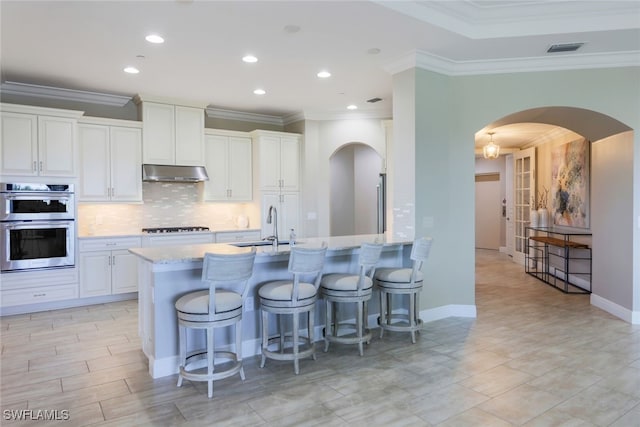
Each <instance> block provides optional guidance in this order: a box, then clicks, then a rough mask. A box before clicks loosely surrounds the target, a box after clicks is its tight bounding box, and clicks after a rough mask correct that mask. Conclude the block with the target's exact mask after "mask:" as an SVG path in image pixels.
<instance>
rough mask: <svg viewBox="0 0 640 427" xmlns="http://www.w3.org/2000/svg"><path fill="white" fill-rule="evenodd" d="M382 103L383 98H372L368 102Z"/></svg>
mask: <svg viewBox="0 0 640 427" xmlns="http://www.w3.org/2000/svg"><path fill="white" fill-rule="evenodd" d="M380 101H382V98H371V99H367V102H370V103H372V104H374V103H376V102H380Z"/></svg>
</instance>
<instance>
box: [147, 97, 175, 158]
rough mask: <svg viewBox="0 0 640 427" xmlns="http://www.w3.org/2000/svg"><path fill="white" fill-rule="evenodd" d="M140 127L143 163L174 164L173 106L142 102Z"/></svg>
mask: <svg viewBox="0 0 640 427" xmlns="http://www.w3.org/2000/svg"><path fill="white" fill-rule="evenodd" d="M142 126H143V128H142V131H143V132H142V138H143V139H142V158H143V160H144V163H150V164H158V165H173V164H175V110H174V106H173V105H168V104H156V103H153V102H143V103H142Z"/></svg>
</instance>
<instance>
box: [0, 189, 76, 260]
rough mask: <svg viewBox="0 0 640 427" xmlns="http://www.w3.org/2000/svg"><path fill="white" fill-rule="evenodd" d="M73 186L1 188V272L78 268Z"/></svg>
mask: <svg viewBox="0 0 640 427" xmlns="http://www.w3.org/2000/svg"><path fill="white" fill-rule="evenodd" d="M75 226H76V224H75V194H74V188H73V185H72V184H33V183H3V184H0V230H1V232H2V234H1V235H2V248H0V270H2V272H12V271H24V270H31V269H43V268H68V267H73V266H74V265H75V246H74V242H75Z"/></svg>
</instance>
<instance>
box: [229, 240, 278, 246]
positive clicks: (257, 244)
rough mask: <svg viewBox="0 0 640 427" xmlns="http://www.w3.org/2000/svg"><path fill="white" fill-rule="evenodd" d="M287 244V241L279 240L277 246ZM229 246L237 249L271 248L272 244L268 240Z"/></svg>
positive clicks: (237, 243)
mask: <svg viewBox="0 0 640 427" xmlns="http://www.w3.org/2000/svg"><path fill="white" fill-rule="evenodd" d="M288 244H289V241H288V240H281V241H279V242H278V246H280V245H288ZM231 245H233V246H237V247H239V248H246V247H248V246H272V245H273V242H271V241H269V240H259V241H257V242H236V243H231Z"/></svg>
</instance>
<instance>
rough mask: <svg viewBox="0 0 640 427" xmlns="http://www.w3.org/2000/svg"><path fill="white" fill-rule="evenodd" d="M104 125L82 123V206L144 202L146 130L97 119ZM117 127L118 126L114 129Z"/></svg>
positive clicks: (80, 125) (80, 193)
mask: <svg viewBox="0 0 640 427" xmlns="http://www.w3.org/2000/svg"><path fill="white" fill-rule="evenodd" d="M95 121H97V122H101V123H103V124H93V123H84V122H83V123H80V124H79V125H78V134H79V138H78V139H79V146H80V150H79V151H80V185H79V189H78V200H79V201H81V202H88V201H91V202H108V201H113V202H141V201H142V177H141V175H142V172H141V166H142V130H141V129H140V125H139V123H137V122H132V124H131V127H129V126H122V125H120V124H121V123H124V122H123V121H115V120H114V121H110V120H106V119H100V120H98V119H96V120H95ZM111 123H114V124H115V123H117V124H119V125H117V126H111V125H110V124H111Z"/></svg>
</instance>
